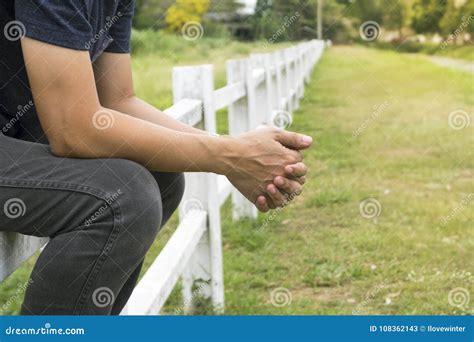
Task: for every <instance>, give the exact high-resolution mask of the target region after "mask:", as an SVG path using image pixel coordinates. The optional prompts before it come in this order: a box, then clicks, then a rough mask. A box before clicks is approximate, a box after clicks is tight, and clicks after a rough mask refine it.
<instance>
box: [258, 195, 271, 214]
mask: <svg viewBox="0 0 474 342" xmlns="http://www.w3.org/2000/svg"><path fill="white" fill-rule="evenodd" d="M255 206H256V207H257V209H258V210H259V211H261V212H262V213H266V212H267V211H268V210H269V208H268V204H267V200H266V199H265V196H258V198H257V200H256V201H255Z"/></svg>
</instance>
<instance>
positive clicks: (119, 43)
mask: <svg viewBox="0 0 474 342" xmlns="http://www.w3.org/2000/svg"><path fill="white" fill-rule="evenodd" d="M133 10H134V0H2V1H1V2H0V28H1V29H2V31H3V32H0V133H3V134H5V135H7V136H10V137H14V138H18V139H23V140H28V141H40V142H46V138H45V137H42V136H43V132H42V129H41V126H40V124H39V121H38V117H37V113H36V110H35V106H34V102H33V97H32V94H31V90H30V86H29V82H28V77H27V74H26V70H25V63H24V60H23V54H22V52H21V46H20V38H21V37H22V36H26V37H29V38H32V39H36V40H40V41H43V42H46V43H49V44H54V45H58V46H62V47H65V48H70V49H74V50H86V51H89V54H90V56H91V61H94V60H95V59H96V58H97V57H98V56H100V54H102V53H103V52H104V51H107V52H114V53H128V52H130V35H131V27H132V17H133ZM40 137H42V138H41V139H40Z"/></svg>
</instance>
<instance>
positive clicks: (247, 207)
mask: <svg viewBox="0 0 474 342" xmlns="http://www.w3.org/2000/svg"><path fill="white" fill-rule="evenodd" d="M248 64H249V60H248V59H238V60H229V61H227V83H228V84H233V83H237V82H245V81H246V77H247V68H248V67H249V65H248ZM249 114H250V112H249V104H248V97H247V96H245V97H243V98H242V99H240V100H239V101H236V102H234V103H233V104H231V105H230V106H229V114H228V115H229V134H230V135H239V134H242V133H245V132H248V131H249V130H250V129H251V126H250V125H251V120H250V115H249ZM257 215H258V213H257V208H256V207H255V206H254V205H253V204H252V203H250V202H249V200H247V199H246V198H245V197H244V196H243V195H242V194H241V193H240V192H239V191H238V190H237V189H233V190H232V219H233V220H239V219H241V218H245V217H246V218H252V219H255V218H257Z"/></svg>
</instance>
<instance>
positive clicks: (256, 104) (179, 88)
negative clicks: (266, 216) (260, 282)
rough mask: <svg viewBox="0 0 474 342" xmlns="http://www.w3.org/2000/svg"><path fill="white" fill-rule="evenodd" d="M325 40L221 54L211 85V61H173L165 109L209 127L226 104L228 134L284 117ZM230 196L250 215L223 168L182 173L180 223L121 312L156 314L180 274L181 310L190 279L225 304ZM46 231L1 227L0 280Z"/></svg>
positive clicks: (237, 211) (236, 214)
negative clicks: (220, 69) (229, 56)
mask: <svg viewBox="0 0 474 342" xmlns="http://www.w3.org/2000/svg"><path fill="white" fill-rule="evenodd" d="M324 47H325V42H324V41H319V40H313V41H309V42H304V43H300V44H298V45H296V46H294V47H291V48H287V49H284V50H280V51H277V52H274V53H267V54H253V55H251V56H250V57H249V58H246V59H239V60H229V61H228V62H227V83H228V84H227V86H225V87H223V88H220V89H214V72H213V66H212V65H201V66H190V67H176V68H174V69H173V97H174V105H173V106H172V107H170V108H168V109H166V110H165V112H166V113H167V114H168V115H170V116H172V117H174V118H175V119H178V120H180V121H182V122H185V123H187V124H189V125H192V126H196V125H201V126H203V128H204V129H205V130H206V131H207V132H209V133H210V134H214V133H216V111H218V110H220V109H224V108H228V115H229V134H231V135H236V134H240V133H243V132H246V131H249V130H251V129H254V128H256V127H258V126H260V125H275V123H276V124H277V125H278V121H280V120H282V119H283V121H287V120H289V119H290V117H291V113H292V112H293V111H294V110H295V109H297V108H298V106H299V100H300V99H301V97H302V96H303V94H304V87H305V83H306V82H309V80H310V76H311V73H312V70H313V67H314V66H315V65H316V63H317V62H318V60H319V58H320V57H321V55H322V53H323V50H324ZM229 196H232V216H233V219H235V220H237V219H240V218H244V217H248V218H256V216H257V212H256V209H255V207H254V206H253V205H252V204H251V203H250V202H248V201H247V200H246V199H245V198H244V197H243V196H242V195H241V194H240V193H239V192H238V191H237V190H235V189H233V187H232V185H231V184H230V183H229V182H228V180H227V179H226V178H225V177H224V176H218V175H215V174H207V173H187V174H186V191H185V195H184V199H183V201H182V203H181V205H180V224H179V226H178V228H177V229H176V231H175V233H174V234H173V236H172V237H171V238H170V240H169V241H168V243H167V244H166V246H165V247H164V249H163V250H162V252H161V253H160V255H159V256H158V257H157V258H156V260H155V261H154V262H153V264H152V265H151V267H150V268H149V269H148V270H147V272H146V273H145V275H144V276H143V278H142V279H141V281H140V282H139V284H138V285H137V287H136V288H135V290H134V292H133V294H132V296H131V298H130V300H129V302H128V303H127V306H126V307H125V309H124V310H123V312H122V314H125V315H143V314H159V312H160V310H161V308H162V307H163V305H164V304H165V302H166V300H167V298H168V296H169V295H170V293H171V291H172V290H173V288H174V287H175V285H176V283H177V281H178V280H179V278H180V277H181V279H182V288H183V302H184V304H183V310H184V312H186V311H187V310H188V309H189V308H190V306H191V305H192V301H193V297H194V294H195V293H196V291H194V293H193V286H194V285H195V284H198V283H200V284H201V285H202V284H205V286H199V288H198V289H199V295H200V296H202V297H205V298H210V299H211V301H212V305H213V307H214V310H215V311H216V313H220V312H223V310H224V282H223V264H222V241H221V218H220V208H221V206H222V205H223V204H224V202H225V201H226V199H227V198H228V197H229ZM45 243H46V240H45V239H38V238H33V237H26V236H23V235H19V234H12V233H0V281H2V280H3V279H5V278H6V277H7V276H8V275H9V274H11V273H12V272H13V271H14V270H15V269H17V268H18V267H19V266H20V265H21V264H22V263H23V262H24V261H25V260H26V259H28V258H29V257H31V256H32V255H33V254H34V253H35V252H36V251H37V250H38V249H39V248H40V247H41V246H43V245H44V244H45Z"/></svg>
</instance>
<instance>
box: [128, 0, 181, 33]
mask: <svg viewBox="0 0 474 342" xmlns="http://www.w3.org/2000/svg"><path fill="white" fill-rule="evenodd" d="M173 3H174V0H137V1H136V3H135V15H134V17H133V27H135V28H138V29H160V28H163V27H165V26H166V23H165V15H166V11H167V10H168V8H169V7H170V6H171V5H172V4H173Z"/></svg>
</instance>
